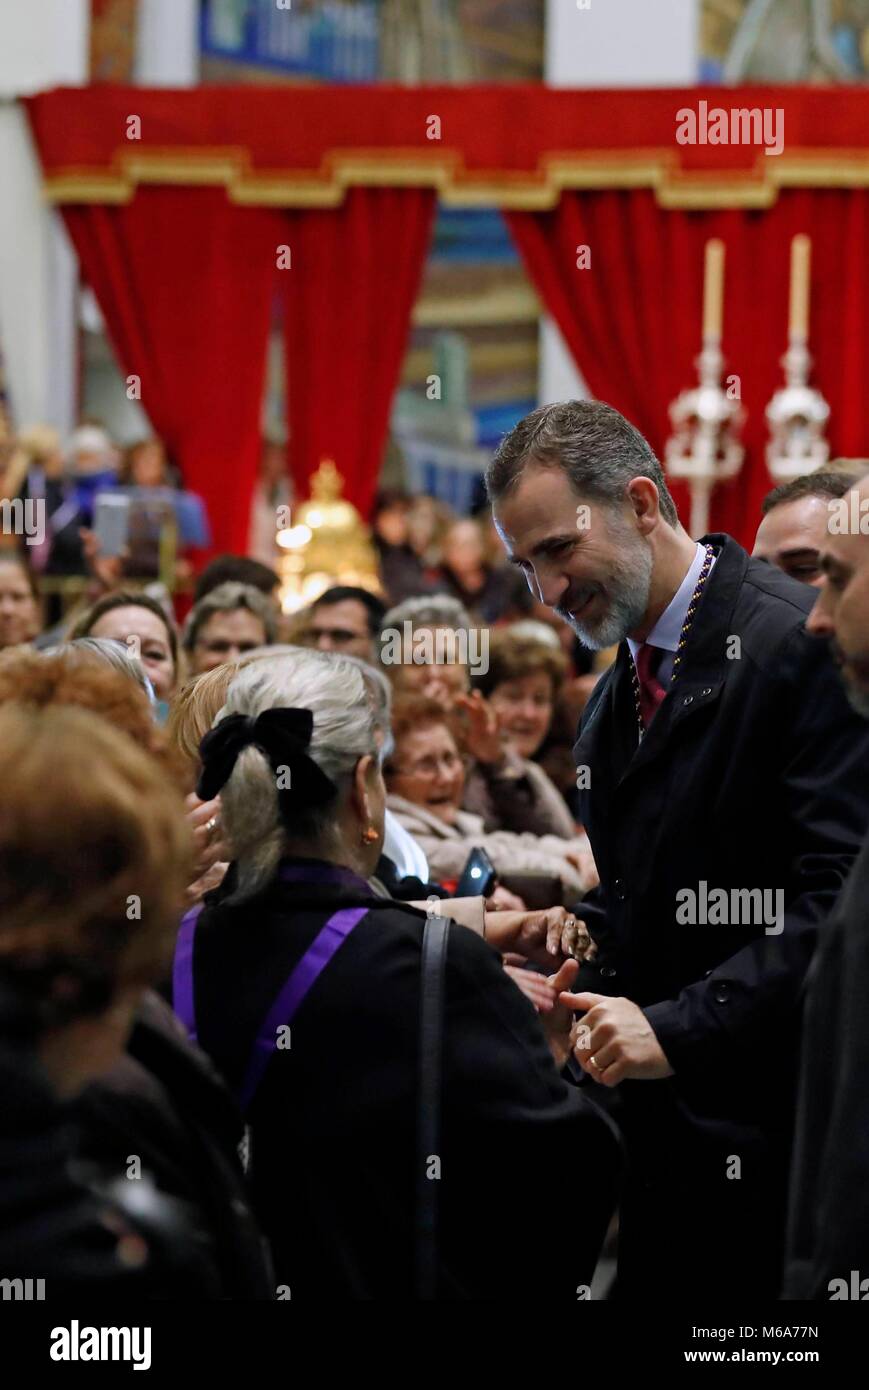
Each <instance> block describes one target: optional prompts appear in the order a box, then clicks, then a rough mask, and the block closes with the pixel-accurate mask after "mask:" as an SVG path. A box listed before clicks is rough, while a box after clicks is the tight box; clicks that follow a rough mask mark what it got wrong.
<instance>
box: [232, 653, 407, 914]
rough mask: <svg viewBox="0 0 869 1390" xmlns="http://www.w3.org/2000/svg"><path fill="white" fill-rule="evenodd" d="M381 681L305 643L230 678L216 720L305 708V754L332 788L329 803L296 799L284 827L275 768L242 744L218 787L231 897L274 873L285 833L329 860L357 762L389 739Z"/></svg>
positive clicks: (244, 894)
mask: <svg viewBox="0 0 869 1390" xmlns="http://www.w3.org/2000/svg"><path fill="white" fill-rule="evenodd" d="M384 685H386V682H385V680H384V679H383V678H382V677H380V675H379V672H376V671H374V670H373V669H372V668H371V667H370V666H368V665H366V663H365V662H363V661H358V660H357V659H356V658H355V657H350V656H342V655H339V654H338V653H336V652H319V651H312V650H310V649H306V648H298V649H296V650H295V651H294V652H293V653H292V654H291V655H290V654H285V655H277V656H271V657H268V656H263V657H261V658H260V659H259V660H258V661H253V662H251V663H250V664H249V665H246V666H244V667H242V668H241V669H240V670H239V672H238V674H237V675H236V676H234V677H233V680H232V683H231V684H230V686H229V689H228V690H227V692H226V703H225V704H224V705H223V708H222V709H221V710H219V711H218V714H217V717H216V719H215V721H214V722H215V724H218V723H219V722H220V720H221V719H223V718H224V717H225V716H226V715H230V714H245V715H249V716H251V717H254V718H255V717H256V716H257V715H259V714H262V713H263V711H264V710H268V709H275V708H281V707H286V706H289V707H291V708H292V707H295V708H301V709H309V710H310V711H311V713H312V714H313V716H314V727H313V731H312V734H311V743H310V746H309V748H308V753H309V755H310V757H311V758H312V759H313V761H314V762H315V763H316V764H317V766H318V767H319V768H320V769H321V770H322V771H323V772H325V774H326V776H327V777H329V778H330V779H331V780H332V781H333V782H334V783H335V787H336V794H335V799H334V800H333V801H331V802H329V803H327V805H326V806H318V807H306V806H304V805H303V804H301V803H300V804H299V807H298V813H297V814H294V817H293V823H292V825H287V823H286V822H285V821H284V820H282V818H281V814H280V809H279V800H278V787H277V783H276V778H275V772H274V770H273V768H272V767H270V765H269V763H268V761H267V759H266V757H265V755H264V754H263V753H262V751H261V750H260V749H259V748H255V747H249V748H245V749H243V750H242V752H241V753H240V755H239V757H238V760H237V762H236V764H235V767H234V769H233V772H232V776H231V777H230V778H229V780H228V781H227V783H226V785H225V786H224V787H223V789H222V791H221V793H220V797H221V808H222V810H221V819H222V821H223V825H224V828H225V831H226V835H227V838H228V840H229V842H230V844H231V845H232V850H233V858H234V859H235V861H236V864H237V869H238V886H237V889H236V891H235V893H234V894H233V900H234V901H239V900H241V899H243V898H248V897H251V896H252V895H253V894H255V893H257V892H259V891H261V889H263V888H264V887H265V886H266V884H267V883H268V882H269V881H270V880H271V879H272V878H273V877H274V874H275V870H276V869H277V865H278V861H279V859H280V857H281V853H282V852H283V850H284V847H285V843H286V840H287V837H288V835H290V836H293V837H295V836H298V837H299V838H300V839H303V840H306V841H310V842H313V843H314V844H316V845H317V846H318V847H319V848H320V850H321V852H322V853H323V855H324V856H325V857H326V858H331V857H332V855H333V853H334V852H335V851H336V850H337V849H338V848H339V844H340V839H339V832H338V829H337V825H338V815H337V811H338V807H339V806H340V804H341V803H342V801H343V800H344V798H345V797H346V795H347V793H348V791H349V788H350V785H351V781H352V776H353V771H354V769H355V767H356V764H357V762H358V761H359V759H360V758H362V757H364V756H365V755H366V754H371V755H372V756H373V757H375V758H377V759H378V761H382V758H383V754H384V750H385V745H386V741H387V740H388V736H389V703H388V699H389V695H388V689H387V690H386V691H384V690H383V689H382V687H383V686H384Z"/></svg>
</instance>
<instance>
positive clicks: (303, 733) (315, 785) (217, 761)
mask: <svg viewBox="0 0 869 1390" xmlns="http://www.w3.org/2000/svg"><path fill="white" fill-rule="evenodd" d="M313 728H314V716H313V714H312V713H311V711H310V710H309V709H290V708H284V709H267V710H263V713H262V714H260V715H257V717H256V719H252V718H251V717H250V716H249V715H246V714H228V715H227V716H226V718H225V719H221V721H220V723H219V724H217V725H215V727H214V728H213V729H210V730H209V732H208V733H207V734H206V735H205V737H204V738H203V740H202V742H201V743H200V745H199V753H200V756H201V758H202V772H201V774H200V777H199V783H198V785H197V788H196V795H197V796H199V797H200V798H201V799H202V800H203V801H210V800H211V799H212V797H214V796H217V793H218V792H219V791H220V789H221V787H222V786H224V784H225V783H226V782H228V781H229V779H230V777H231V776H232V769H233V768H234V767H235V763H236V759H237V758H238V755H239V753H240V752H241V751H242V749H243V748H249V747H251V746H253V747H254V748H259V749H261V750H262V752H263V753H264V754H265V756H266V758H267V759H268V761H269V766H270V767H271V768H272V770H273V771H274V772H275V774H276V787H277V791H278V800H279V803H280V808H281V814H282V816H283V817H284V819H285V820H286V819H288V818H291V817H292V813H293V811H294V810H295V812H296V813H298V812H299V811H305V810H310V809H311V807H313V806H322V805H324V804H325V803H326V802H328V801H331V800H332V798H333V797H334V796H335V792H336V787H335V783H334V782H333V781H332V780H331V778H329V777H327V776H326V774H325V772H323V770H322V768H319V767H318V766H317V764H316V763H315V762H314V760H313V758H312V757H311V756H310V754H309V753H308V751H307V750H308V746H309V745H310V742H311V733H312V731H313Z"/></svg>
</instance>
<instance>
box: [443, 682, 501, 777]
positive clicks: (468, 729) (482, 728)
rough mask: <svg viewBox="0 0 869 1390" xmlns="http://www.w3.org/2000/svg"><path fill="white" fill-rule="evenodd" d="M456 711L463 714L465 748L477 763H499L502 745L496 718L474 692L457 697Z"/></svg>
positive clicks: (490, 708) (479, 695)
mask: <svg viewBox="0 0 869 1390" xmlns="http://www.w3.org/2000/svg"><path fill="white" fill-rule="evenodd" d="M455 706H456V708H457V709H460V710H463V711H464V713H465V720H466V723H465V746H466V748H467V749H468V752H469V753H470V754H471V756H472V757H474V758H476V760H477V762H478V763H499V762H500V761H501V759H502V758H503V756H504V744H503V740H502V738H501V733H500V730H499V729H498V716H497V715H496V714H495V711H494V710H493V709H492V706H491V705H489V704H487V703H486V701H485V700H484V699H483V697H482V695H481V694H480V692H479V690H475V691H474V693H473V694H472V695H457V696H456V699H455Z"/></svg>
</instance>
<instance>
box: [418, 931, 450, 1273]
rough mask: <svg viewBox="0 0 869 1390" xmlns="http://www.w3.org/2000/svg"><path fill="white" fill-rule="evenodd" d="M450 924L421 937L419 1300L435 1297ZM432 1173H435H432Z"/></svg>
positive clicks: (426, 932)
mask: <svg viewBox="0 0 869 1390" xmlns="http://www.w3.org/2000/svg"><path fill="white" fill-rule="evenodd" d="M449 930H450V924H449V920H448V918H446V917H429V918H428V919H427V921H426V924H425V931H424V932H423V938H422V970H421V972H420V982H421V998H420V1011H419V1092H418V1094H419V1110H418V1114H417V1155H416V1164H417V1173H416V1242H415V1259H416V1269H415V1281H414V1282H415V1286H416V1296H417V1298H418V1299H422V1300H426V1301H431V1300H432V1299H435V1298H436V1297H437V1272H438V1249H437V1215H438V1183H439V1182H440V1159H441V1156H440V1154H439V1152H438V1148H439V1145H440V1131H441V1073H442V1069H443V1031H444V971H445V966H446V959H447V942H448V939H449ZM432 1170H433V1171H432Z"/></svg>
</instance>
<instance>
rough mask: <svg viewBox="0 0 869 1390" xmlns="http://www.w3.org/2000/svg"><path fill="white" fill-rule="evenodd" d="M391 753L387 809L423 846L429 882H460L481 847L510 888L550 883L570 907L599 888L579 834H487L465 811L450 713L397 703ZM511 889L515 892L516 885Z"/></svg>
mask: <svg viewBox="0 0 869 1390" xmlns="http://www.w3.org/2000/svg"><path fill="white" fill-rule="evenodd" d="M392 734H393V739H394V745H395V746H394V750H393V752H392V754H391V756H390V757H389V759H388V760H387V763H386V768H385V776H386V786H387V789H388V791H389V797H388V800H387V805H388V807H389V809H390V810H391V811H392V812H393V813H394V814H395V815H396V816H397V817H398V819H399V820H400V821H401V823H402V825H403V826H404V828H405V829H406V830H409V831H410V833H411V835H413V837H414V839H415V840H416V841H417V842H418V843H419V844H420V845H421V846H422V848H423V850H424V852H425V856H426V859H427V860H428V863H429V868H430V870H431V873H432V876H433V877H434V878H436V879H439V880H440V881H441V882H443V881H445V880H447V881H448V880H451V879H457V878H458V877H459V875H460V874H461V872H462V869H463V868H464V865H465V861H466V860H467V858H468V855H469V854H470V852H471V850H472V849H475V848H480V849H484V850H485V851H486V853H487V854H488V856H489V858H490V859H491V861H492V863H493V865H494V866H495V869H496V871H497V873H498V877H499V879H500V880H501V882H503V883H504V884H505V885H506V887H508V888H510V887H511V886H512V885H513V883H515V882H516V881H517V879H518V878H521V879H523V880H524V881H525V882H524V883H523V884H522V887H524V888H525V889H526V892H527V880H528V879H529V878H531V879H534V878H539V879H540V880H542V881H544V882H549V883H552V884H553V885H554V886H553V889H552V891H553V892H554V893H555V894H556V897H555V898H554V899H553V901H559V902H566V903H572V902H575V901H576V900H577V899H578V898H581V897H582V896H583V895H584V894H585V893H587V892H588V890H589V889H590V888H593V887H594V885H595V883H596V882H597V874H596V872H595V868H594V861H593V859H592V856H591V852H590V850H589V847H588V840H587V838H586V837H585V836H584V835H577V836H575V837H574V838H573V839H564V838H562V837H561V836H557V835H534V834H532V833H531V832H530V831H524V832H515V831H511V830H495V831H490V832H488V833H487V832H486V830H485V825H484V822H483V818H482V817H481V816H478V815H475V814H473V813H472V812H470V811H465V810H463V809H462V802H463V797H464V790H465V776H466V766H465V760H464V758H463V757H462V755H461V752H460V750H459V745H458V743H457V741H456V737H455V735H454V733H453V727H452V723H451V720H450V717H449V715H447V714H446V713H445V711H444V709H443V707H442V706H441V705H440V704H439V703H438V702H437V701H436V700H429V699H427V698H426V697H425V696H408V697H406V698H403V699H399V700H397V701H396V704H395V708H394V710H393V717H392ZM515 891H517V892H518V891H520V887H519V886H518V885H517V887H516V890H515Z"/></svg>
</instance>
